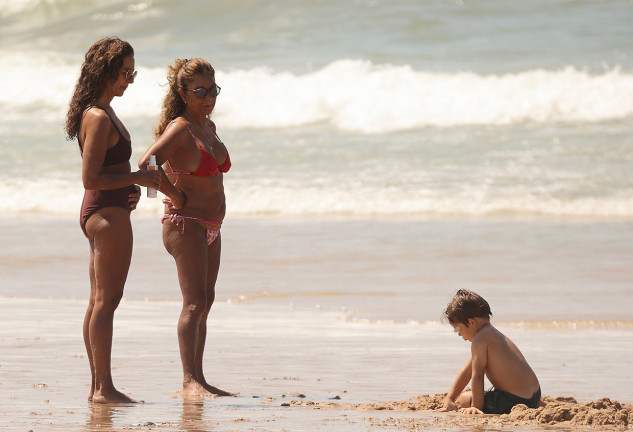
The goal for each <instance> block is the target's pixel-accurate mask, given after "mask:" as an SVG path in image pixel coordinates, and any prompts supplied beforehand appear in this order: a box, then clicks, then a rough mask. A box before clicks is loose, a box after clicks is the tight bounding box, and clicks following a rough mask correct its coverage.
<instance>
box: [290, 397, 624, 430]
mask: <svg viewBox="0 0 633 432" xmlns="http://www.w3.org/2000/svg"><path fill="white" fill-rule="evenodd" d="M444 396H446V393H441V394H436V395H435V396H429V395H422V396H417V397H415V398H412V399H409V400H404V401H390V402H377V403H369V404H349V403H347V404H342V403H337V402H323V403H314V402H311V401H302V400H293V401H292V402H290V403H286V405H288V406H310V407H313V408H325V409H343V410H360V411H367V412H377V411H396V412H420V411H422V412H424V411H426V412H429V413H433V414H434V415H429V416H426V417H421V418H420V417H416V418H411V417H397V418H394V417H388V418H387V419H379V418H372V417H369V418H367V420H368V421H369V422H370V423H372V424H374V425H380V426H396V427H398V428H402V429H409V430H418V429H420V428H426V427H428V426H430V425H435V426H444V427H452V426H458V425H459V426H464V425H465V426H468V425H470V426H495V425H496V426H499V427H508V426H526V425H548V426H565V427H575V426H579V427H585V426H592V427H594V428H595V429H596V430H606V429H613V430H630V429H632V428H633V405H632V404H626V403H620V402H618V401H615V400H611V399H609V398H602V399H599V400H596V401H591V402H585V403H579V402H578V401H577V400H576V399H574V398H573V397H566V396H559V397H548V396H544V397H543V402H544V403H545V406H543V407H539V408H535V409H530V408H528V407H527V406H525V405H518V406H515V407H514V408H513V409H512V412H511V413H510V414H503V415H463V414H459V413H446V414H444V413H442V414H439V413H434V410H437V409H439V408H441V407H442V401H443V398H444Z"/></svg>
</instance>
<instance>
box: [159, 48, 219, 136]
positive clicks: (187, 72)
mask: <svg viewBox="0 0 633 432" xmlns="http://www.w3.org/2000/svg"><path fill="white" fill-rule="evenodd" d="M206 74H211V75H212V76H214V77H215V70H214V69H213V66H211V64H210V63H209V62H208V61H206V60H205V59H202V58H200V57H194V58H191V59H176V60H175V61H174V63H173V64H171V65H169V73H168V75H167V81H168V84H169V91H168V92H167V95H165V98H164V99H163V108H162V111H161V114H160V120H159V121H158V124H157V125H156V127H155V128H154V137H155V138H158V137H159V136H161V135H162V134H163V132H165V129H166V128H167V125H168V124H169V123H170V122H171V121H172V120H173V119H175V118H176V117H178V116H180V115H181V114H182V113H184V112H185V107H186V106H185V101H184V100H182V98H181V97H180V95H179V94H178V89H187V85H188V84H189V83H190V82H191V81H193V80H194V79H195V78H196V76H198V75H206Z"/></svg>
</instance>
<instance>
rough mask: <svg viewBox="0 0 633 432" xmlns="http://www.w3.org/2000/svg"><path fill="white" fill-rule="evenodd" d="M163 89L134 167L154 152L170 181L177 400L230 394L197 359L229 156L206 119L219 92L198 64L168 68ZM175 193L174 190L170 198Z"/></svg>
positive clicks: (211, 74) (165, 185)
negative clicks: (179, 377)
mask: <svg viewBox="0 0 633 432" xmlns="http://www.w3.org/2000/svg"><path fill="white" fill-rule="evenodd" d="M168 80H169V90H168V93H167V95H166V96H165V99H164V101H163V109H162V114H161V119H160V121H159V123H158V125H157V126H156V128H155V130H154V135H155V136H156V142H155V143H154V144H153V145H152V146H151V147H150V148H149V149H148V150H147V152H145V155H143V157H142V158H141V160H140V161H139V167H145V166H147V163H148V161H149V156H150V155H156V160H157V163H158V164H162V165H163V168H164V173H166V174H165V175H166V176H167V179H169V181H166V180H164V181H163V182H162V183H161V191H163V192H165V194H166V195H167V196H168V197H167V198H166V199H165V200H164V202H165V215H164V216H163V219H162V221H163V244H164V245H165V248H166V249H167V251H168V252H169V253H170V254H171V255H172V256H173V258H174V260H175V262H176V267H177V270H178V279H179V283H180V290H181V292H182V296H183V305H182V311H181V313H180V318H179V320H178V342H179V346H180V359H181V361H182V369H183V374H184V377H183V388H182V394H183V396H185V397H187V396H229V395H230V393H227V392H225V391H223V390H220V389H218V388H216V387H213V386H211V385H210V384H208V383H207V381H206V379H205V377H204V373H203V360H202V359H203V354H204V347H205V342H206V337H207V317H208V316H209V312H210V310H211V306H212V305H213V301H214V299H215V282H216V279H217V276H218V271H219V269H220V248H221V236H220V227H221V225H222V220H223V219H224V214H225V211H226V202H225V196H224V185H223V174H224V173H226V172H227V171H228V170H229V168H230V167H231V160H230V159H229V153H228V151H227V149H226V147H225V145H224V143H223V142H222V141H221V140H220V138H219V136H218V134H217V133H216V127H215V123H214V122H212V121H211V120H210V119H209V116H210V115H211V112H212V111H213V108H214V107H215V103H216V99H217V96H218V94H220V87H219V86H218V85H217V84H216V82H215V71H214V69H213V67H212V66H211V65H210V64H209V63H208V62H207V61H206V60H204V59H201V58H192V59H190V60H186V59H177V60H176V61H175V62H174V63H173V64H172V65H171V66H170V67H169V75H168ZM174 191H176V193H174Z"/></svg>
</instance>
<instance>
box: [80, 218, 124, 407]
mask: <svg viewBox="0 0 633 432" xmlns="http://www.w3.org/2000/svg"><path fill="white" fill-rule="evenodd" d="M86 231H87V232H88V235H89V236H90V237H91V238H92V245H93V248H92V255H93V260H92V266H93V269H94V281H95V283H94V286H95V292H94V306H93V308H92V313H91V314H90V318H89V323H88V339H89V343H90V351H91V353H92V364H93V367H94V371H95V380H94V385H95V388H94V393H93V397H92V400H93V402H95V403H116V402H136V401H134V400H132V399H131V398H129V397H128V396H126V395H124V394H123V393H121V392H119V391H118V390H116V389H115V388H114V383H113V382H112V371H111V353H112V327H113V320H114V312H115V310H116V308H117V307H118V305H119V302H120V301H121V297H122V296H123V288H124V286H125V280H126V279H127V274H128V270H129V268H130V261H131V259H132V225H131V223H130V215H129V213H128V212H127V211H126V210H125V209H123V208H119V207H106V208H104V209H101V210H99V211H98V212H96V213H95V214H94V215H92V216H91V217H90V219H88V221H87V223H86Z"/></svg>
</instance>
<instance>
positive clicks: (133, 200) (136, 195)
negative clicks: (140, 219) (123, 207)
mask: <svg viewBox="0 0 633 432" xmlns="http://www.w3.org/2000/svg"><path fill="white" fill-rule="evenodd" d="M134 189H135V190H136V192H133V193H131V194H130V195H128V203H129V205H130V210H136V205H137V204H138V202H139V201H140V200H141V188H140V187H139V186H138V185H134Z"/></svg>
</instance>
